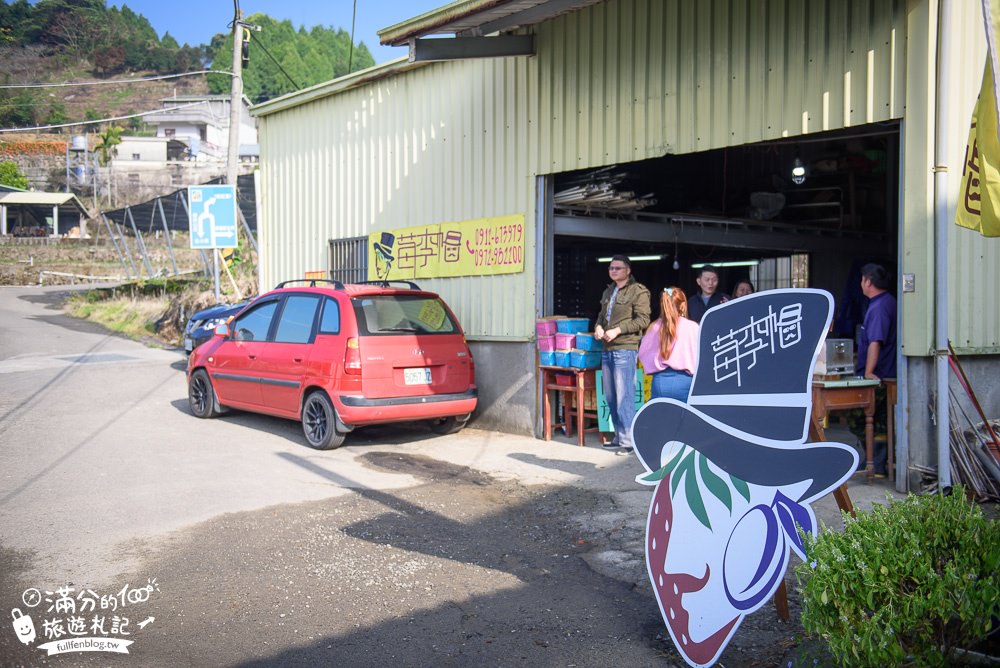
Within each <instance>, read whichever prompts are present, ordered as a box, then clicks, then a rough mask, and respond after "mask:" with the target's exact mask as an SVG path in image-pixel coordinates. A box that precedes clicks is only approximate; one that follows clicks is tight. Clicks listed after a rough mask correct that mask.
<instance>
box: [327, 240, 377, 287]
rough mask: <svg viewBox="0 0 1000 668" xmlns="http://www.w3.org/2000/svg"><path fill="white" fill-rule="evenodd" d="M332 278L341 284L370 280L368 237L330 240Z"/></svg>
mask: <svg viewBox="0 0 1000 668" xmlns="http://www.w3.org/2000/svg"><path fill="white" fill-rule="evenodd" d="M330 278H331V279H332V280H334V281H340V282H341V283H359V282H361V281H365V280H367V279H368V237H352V238H350V239H330Z"/></svg>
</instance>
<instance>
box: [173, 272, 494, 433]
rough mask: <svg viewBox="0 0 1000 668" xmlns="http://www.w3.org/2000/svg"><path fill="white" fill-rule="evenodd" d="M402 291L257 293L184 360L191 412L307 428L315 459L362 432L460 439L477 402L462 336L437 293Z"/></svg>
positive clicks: (331, 287) (368, 286)
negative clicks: (248, 416)
mask: <svg viewBox="0 0 1000 668" xmlns="http://www.w3.org/2000/svg"><path fill="white" fill-rule="evenodd" d="M302 282H304V283H306V285H301V286H297V287H292V286H291V284H293V283H302ZM395 284H396V283H395V282H393V283H392V284H389V283H385V282H381V281H380V282H377V283H365V284H346V285H345V284H342V283H340V282H338V281H318V280H314V279H306V280H305V281H286V282H285V283H282V284H280V285H279V286H278V287H277V288H276V289H275V290H272V291H271V292H268V293H266V294H263V295H261V296H260V297H258V298H257V299H255V300H254V301H252V302H251V303H249V304H248V305H247V306H246V308H244V309H243V310H242V311H240V313H239V314H237V315H236V316H235V317H234V318H233V319H232V320H230V322H229V323H228V324H224V325H219V326H218V327H217V328H216V330H215V336H214V337H213V338H212V339H210V340H209V341H207V342H205V343H204V344H202V345H201V346H199V347H198V348H196V349H195V350H194V352H192V353H191V356H190V357H189V358H188V371H187V375H188V402H189V404H190V406H191V412H192V413H194V415H195V416H197V417H200V418H210V417H215V416H217V415H219V414H220V413H222V412H223V411H224V410H225V409H227V408H238V409H241V410H247V411H253V412H256V413H266V414H268V415H275V416H278V417H285V418H292V419H295V420H301V421H302V429H303V431H304V432H305V436H306V440H307V441H308V442H309V445H310V446H312V447H314V448H317V449H319V450H326V449H330V448H336V447H338V446H340V445H341V444H342V443H343V442H344V437H345V436H346V435H347V433H348V432H350V431H351V430H352V429H354V428H355V427H359V426H362V425H370V424H380V423H386V422H405V421H411V420H428V421H429V422H430V424H431V427H432V428H433V429H434V430H435V431H436V432H438V433H441V434H451V433H455V432H457V431H458V430H460V429H461V428H462V427H464V426H465V423H466V422H467V421H468V420H469V417H471V415H472V411H473V410H475V408H476V396H477V390H476V380H475V369H476V367H475V363H474V362H473V361H472V352H471V351H470V350H469V346H468V344H467V343H466V341H465V335H464V334H463V332H462V328H461V327H460V326H459V324H458V320H457V319H456V318H455V315H454V314H453V313H452V312H451V309H449V308H448V306H447V305H446V304H445V303H444V301H442V300H441V298H440V297H439V296H438V295H436V294H434V293H433V292H427V291H424V290H420V289H419V288H418V287H417V286H416V285H414V284H413V283H405V285H406V286H407V287H393V285H395Z"/></svg>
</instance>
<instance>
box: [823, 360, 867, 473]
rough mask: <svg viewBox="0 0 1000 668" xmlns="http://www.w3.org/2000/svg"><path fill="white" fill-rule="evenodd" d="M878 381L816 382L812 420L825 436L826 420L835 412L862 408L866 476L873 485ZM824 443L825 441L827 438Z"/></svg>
mask: <svg viewBox="0 0 1000 668" xmlns="http://www.w3.org/2000/svg"><path fill="white" fill-rule="evenodd" d="M878 385H879V381H877V380H865V379H864V378H849V379H846V380H814V381H813V384H812V404H813V405H812V420H813V426H814V427H815V428H816V429H817V431H818V432H819V433H820V434H822V433H823V420H824V419H825V418H826V416H827V415H828V414H829V413H831V412H833V411H844V410H850V409H852V408H863V409H864V411H865V459H866V460H867V461H866V462H865V473H866V475H867V477H868V480H869V481H870V480H871V479H872V478H873V477H875V460H874V454H875V453H874V449H875V424H874V417H875V388H876V387H878ZM822 440H826V438H825V437H824V438H823V439H822Z"/></svg>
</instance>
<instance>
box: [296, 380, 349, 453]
mask: <svg viewBox="0 0 1000 668" xmlns="http://www.w3.org/2000/svg"><path fill="white" fill-rule="evenodd" d="M302 432H303V433H304V434H305V435H306V441H307V442H308V443H309V447H311V448H315V449H317V450H332V449H333V448H339V447H340V446H341V445H343V443H344V438H345V436H346V434H341V433H340V432H338V431H337V420H336V414H335V413H334V410H333V404H331V403H330V398H329V397H327V396H326V393H325V392H313V393H312V394H310V395H309V396H308V397H306V401H305V403H304V404H303V405H302Z"/></svg>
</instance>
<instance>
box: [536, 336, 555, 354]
mask: <svg viewBox="0 0 1000 668" xmlns="http://www.w3.org/2000/svg"><path fill="white" fill-rule="evenodd" d="M538 349H539V350H544V351H545V352H552V351H553V350H555V349H556V337H554V336H539V337H538Z"/></svg>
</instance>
